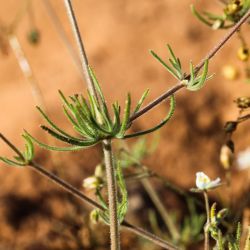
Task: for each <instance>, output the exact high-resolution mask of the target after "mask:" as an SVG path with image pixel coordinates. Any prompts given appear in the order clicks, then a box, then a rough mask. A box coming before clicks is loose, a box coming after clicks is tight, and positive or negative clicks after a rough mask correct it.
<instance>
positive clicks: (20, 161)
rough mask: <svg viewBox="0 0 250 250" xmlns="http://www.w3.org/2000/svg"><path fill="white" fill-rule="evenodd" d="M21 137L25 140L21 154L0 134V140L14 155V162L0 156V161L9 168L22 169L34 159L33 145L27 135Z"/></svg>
mask: <svg viewBox="0 0 250 250" xmlns="http://www.w3.org/2000/svg"><path fill="white" fill-rule="evenodd" d="M22 136H23V138H24V140H25V144H24V151H23V152H21V151H20V150H19V149H17V148H16V146H14V145H13V144H12V143H10V142H9V141H8V140H7V139H6V138H5V137H4V136H3V135H2V134H0V138H1V139H2V140H3V141H4V142H5V143H6V144H7V145H8V146H9V147H10V148H11V149H12V150H13V151H14V152H15V153H16V155H15V156H13V158H14V160H13V159H9V158H7V157H3V156H0V160H1V161H3V162H4V163H6V164H7V165H9V166H14V167H24V166H27V165H29V164H30V162H31V161H32V160H33V158H34V145H33V142H32V140H31V139H30V138H29V137H28V136H27V135H22Z"/></svg>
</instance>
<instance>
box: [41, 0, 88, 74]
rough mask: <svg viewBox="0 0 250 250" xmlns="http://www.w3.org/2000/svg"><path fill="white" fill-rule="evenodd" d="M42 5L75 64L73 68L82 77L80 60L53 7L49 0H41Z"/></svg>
mask: <svg viewBox="0 0 250 250" xmlns="http://www.w3.org/2000/svg"><path fill="white" fill-rule="evenodd" d="M43 4H44V6H45V8H46V10H47V12H48V14H49V16H50V18H51V20H52V22H53V24H54V26H55V29H56V31H57V32H58V34H59V36H60V38H61V39H62V41H63V43H64V44H65V47H66V48H67V50H68V52H69V54H70V55H71V57H72V59H73V62H74V63H75V66H76V67H77V69H78V70H79V72H80V74H81V76H82V77H84V76H83V72H82V67H81V62H80V59H79V57H78V55H77V53H76V51H75V50H74V48H73V47H72V45H71V43H70V41H69V39H68V37H67V34H66V31H65V29H64V28H63V25H62V23H61V21H60V19H59V17H58V16H57V14H56V11H55V9H54V7H53V6H52V4H51V1H50V0H43Z"/></svg>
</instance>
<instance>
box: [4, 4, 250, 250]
mask: <svg viewBox="0 0 250 250" xmlns="http://www.w3.org/2000/svg"><path fill="white" fill-rule="evenodd" d="M44 2H46V1H43V0H40V1H38V0H33V1H32V10H33V17H34V20H35V22H34V23H33V25H35V27H37V29H38V30H39V32H40V35H41V39H40V42H39V43H38V44H36V45H32V44H30V43H29V42H28V40H27V34H28V32H29V31H30V28H31V27H32V25H31V23H30V21H29V17H28V14H26V15H24V17H23V18H22V20H21V21H20V23H19V24H18V27H17V30H16V32H15V34H16V36H17V37H18V39H19V41H20V44H21V46H22V47H23V50H24V52H25V55H26V57H27V58H28V60H29V62H30V65H31V66H32V69H33V72H34V75H35V77H36V79H37V81H38V84H39V86H40V88H41V90H42V93H43V95H44V99H45V103H46V107H47V109H48V110H49V114H50V117H51V118H52V120H54V121H55V122H56V124H61V126H62V127H63V128H65V129H67V130H68V131H70V128H69V123H68V122H67V121H66V118H65V117H64V115H63V112H62V109H61V102H60V99H59V95H58V89H60V90H62V91H63V92H64V93H65V94H66V95H72V94H75V93H86V87H85V85H84V82H83V79H82V76H81V73H80V71H79V69H78V68H77V66H76V65H75V64H74V61H73V59H72V57H71V56H70V54H69V52H68V50H67V48H66V47H65V44H64V43H63V41H62V40H61V38H60V36H59V34H58V32H57V30H56V28H55V26H54V24H53V22H52V19H51V17H50V16H49V14H48V12H47V9H46V7H45V5H44ZM24 3H25V1H17V0H9V1H4V0H0V22H1V23H0V25H1V26H2V27H7V26H8V25H9V24H10V23H11V22H12V21H13V19H14V17H15V16H16V14H17V13H18V11H19V10H20V8H22V7H23V5H24ZM51 3H52V5H53V7H54V9H55V11H56V14H57V15H58V17H59V19H60V21H61V23H62V25H63V27H64V29H65V31H66V33H67V36H68V38H69V40H70V42H71V44H72V45H73V47H74V48H75V46H74V44H75V43H74V40H73V36H72V33H71V29H70V26H69V22H68V20H67V16H66V12H65V8H64V4H63V1H61V0H53V1H51ZM192 3H194V4H196V6H197V8H200V9H206V10H211V11H220V5H219V4H217V1H205V0H204V1H197V2H195V1H194V0H193V1H190V0H186V1H184V0H182V1H176V0H154V1H150V0H137V1H133V0H126V1H124V0H111V1H93V0H81V1H80V0H74V1H73V4H74V8H75V10H76V14H77V18H78V20H79V25H80V29H81V33H82V35H83V38H84V42H85V46H86V51H87V54H88V56H89V61H90V64H91V66H92V67H93V68H94V69H95V72H96V74H97V76H98V79H99V80H100V82H101V85H102V88H103V91H104V94H105V95H106V97H107V100H108V101H109V103H111V102H114V101H115V100H118V101H119V102H120V103H124V101H125V98H126V93H127V92H128V91H129V92H130V93H131V95H132V100H138V98H140V96H141V94H142V92H143V91H144V90H145V89H147V88H149V89H150V95H149V97H148V99H147V101H146V102H149V101H150V100H153V99H154V98H155V97H157V96H159V95H160V94H161V93H163V92H164V91H165V90H167V89H168V88H170V87H171V86H172V85H173V84H174V83H175V80H174V79H173V78H172V77H171V76H170V75H169V74H168V73H167V72H166V71H165V70H164V68H163V67H162V66H161V65H160V64H159V63H158V62H157V61H156V60H155V59H154V58H152V56H151V55H150V54H149V49H153V50H154V51H155V52H156V53H158V54H159V55H160V56H162V57H164V58H166V57H167V56H168V51H167V49H166V46H165V45H166V44H167V43H169V44H170V45H171V46H172V48H173V50H174V51H175V52H176V54H177V55H178V56H179V57H180V58H181V61H182V62H183V64H184V68H185V69H188V64H189V61H190V60H192V61H193V62H194V64H196V63H198V62H199V60H200V59H201V58H202V57H203V56H204V55H205V54H206V53H207V52H208V51H209V50H210V49H211V48H212V47H213V46H214V45H215V44H216V43H217V41H218V40H219V39H220V38H221V37H222V36H223V35H224V34H225V31H211V30H210V29H209V28H208V27H206V26H204V25H203V24H201V23H200V22H199V21H198V20H197V19H195V18H194V17H193V16H192V14H191V11H190V4H192ZM244 30H247V28H246V27H244ZM248 35H249V33H248ZM1 39H2V41H3V42H5V45H6V46H5V50H4V53H1V54H0V107H1V122H0V131H1V133H3V134H4V135H5V136H6V137H8V138H9V139H10V140H11V141H13V142H14V143H16V145H18V146H19V147H22V146H23V144H22V143H23V141H22V138H21V133H22V132H23V129H24V128H25V129H26V130H28V131H29V132H31V134H33V135H35V136H36V137H38V138H40V139H43V140H46V138H45V136H44V132H43V131H41V129H40V128H39V124H41V122H42V121H41V117H40V115H39V113H38V112H37V110H36V109H35V105H36V103H35V100H34V99H33V97H32V94H31V86H30V84H29V82H28V81H27V80H26V79H25V78H24V76H23V74H22V72H21V70H20V68H19V66H18V62H17V60H16V58H15V55H14V54H13V51H12V50H11V48H10V47H9V45H8V42H7V41H6V40H4V38H1ZM239 46H240V43H239V41H238V40H237V39H236V37H234V38H233V39H231V41H230V42H229V43H228V44H227V45H226V46H225V47H224V49H223V50H221V51H220V52H219V53H218V55H217V56H216V57H215V58H214V59H213V60H212V61H211V63H210V72H211V73H212V72H214V73H215V76H214V77H213V79H212V80H210V81H209V82H208V83H207V85H206V86H205V88H203V89H202V90H201V91H199V92H198V93H197V92H195V93H191V92H188V91H185V90H182V91H180V92H179V93H178V94H177V95H176V99H177V108H176V112H175V115H174V118H173V119H172V120H171V122H169V124H168V125H167V126H166V127H164V128H163V129H162V130H161V132H160V142H159V148H158V150H157V151H156V152H155V153H154V154H153V155H152V156H151V157H149V158H148V159H147V161H146V163H147V165H148V166H150V168H151V169H152V170H154V171H155V172H157V173H158V174H159V175H161V176H164V177H165V178H166V179H167V180H169V181H171V182H172V183H174V184H176V185H178V186H180V187H182V188H184V189H186V190H188V189H189V188H191V187H193V186H194V185H195V173H196V172H197V171H204V172H205V173H207V174H208V175H209V176H211V177H213V178H214V177H217V176H220V177H222V178H223V177H224V172H223V169H222V168H221V167H220V164H219V152H220V147H221V145H222V144H223V143H224V141H225V136H224V133H223V126H224V123H225V122H226V121H227V120H232V119H235V118H236V117H237V112H238V111H237V108H236V106H235V104H234V103H233V100H234V99H236V98H237V97H239V96H247V95H248V96H249V94H250V91H249V87H250V85H249V84H247V83H246V82H245V79H244V74H243V70H242V67H241V66H242V64H241V62H238V60H237V58H236V51H237V48H238V47H239ZM225 64H232V65H235V67H237V68H239V70H240V71H241V77H240V78H239V79H238V80H236V81H229V80H225V79H224V78H223V77H222V75H221V69H222V67H223V66H224V65H225ZM134 103H135V102H134ZM167 109H168V107H167V104H166V103H165V104H162V105H160V106H159V107H157V108H155V109H154V110H153V111H151V112H150V113H148V114H147V115H145V116H143V117H141V118H140V119H138V120H137V121H136V122H135V124H134V126H133V127H132V130H134V131H138V130H141V129H145V128H149V127H151V126H153V125H154V124H156V123H157V122H158V121H160V119H161V118H162V117H163V116H164V115H165V113H166V111H167ZM234 139H235V143H236V153H237V152H239V151H240V150H243V149H245V148H246V147H247V146H249V141H250V133H249V124H247V123H246V124H243V125H242V126H240V129H239V130H238V131H237V133H236V134H235V136H234ZM150 140H151V137H149V140H148V143H149V144H150ZM131 142H132V141H131ZM52 143H54V141H52ZM128 143H130V141H129V142H128ZM0 155H7V156H10V155H12V153H11V152H10V151H9V149H8V148H7V147H6V146H5V145H3V143H1V146H0ZM36 159H37V161H38V162H39V163H41V165H43V166H44V167H46V168H47V169H50V170H52V171H54V172H55V173H56V174H58V175H59V176H61V177H62V178H64V179H66V180H67V181H69V182H70V183H72V184H73V185H75V186H76V187H78V188H80V189H82V187H81V185H82V180H83V179H84V178H85V177H87V176H89V175H91V174H93V171H94V167H95V166H96V164H98V163H99V162H100V161H101V160H102V156H101V148H100V147H95V148H93V149H87V150H84V151H81V152H75V153H54V152H53V153H50V154H49V155H48V154H47V152H45V151H44V150H41V149H39V148H38V147H36ZM0 165H1V169H0V186H1V188H0V250H2V249H3V250H12V249H18V250H19V249H20V250H24V249H25V250H40V249H41V250H43V249H46V250H47V249H51V250H52V249H53V250H56V249H108V246H109V235H108V230H107V227H105V226H100V225H97V226H93V225H90V223H89V219H88V214H89V211H90V208H89V207H88V206H87V205H84V204H82V203H80V202H79V201H77V200H76V199H74V198H72V197H71V196H70V195H68V194H67V193H65V192H64V191H62V190H61V189H59V188H57V187H56V186H55V185H54V184H52V183H50V182H49V181H47V180H45V179H43V178H42V177H40V176H39V175H37V173H35V172H33V171H32V170H31V169H29V168H26V169H20V168H19V169H17V168H8V167H7V166H6V165H4V164H2V163H0ZM247 176H248V175H247V172H246V171H245V172H243V171H241V172H240V171H238V170H237V169H235V170H234V171H233V176H232V183H233V184H232V187H233V188H232V189H231V190H230V191H228V190H227V189H226V188H222V189H221V191H220V192H219V194H217V195H216V194H212V196H213V197H214V199H215V200H216V199H219V198H218V197H219V196H222V198H220V200H222V201H223V202H224V203H225V204H226V202H227V201H228V200H230V199H231V200H233V202H234V203H236V204H237V202H239V201H241V202H243V200H242V199H243V198H244V199H245V198H246V197H243V198H242V194H243V190H245V188H246V183H247V181H248V179H247V178H248V177H247ZM155 184H156V188H157V190H158V191H159V193H160V194H161V196H162V201H163V203H164V204H165V205H166V207H168V208H169V209H170V210H171V211H173V212H176V213H178V210H180V209H181V208H180V207H179V206H180V201H177V199H176V198H173V197H172V195H171V194H170V193H169V191H168V190H166V189H164V188H163V187H162V186H161V185H159V183H155ZM129 185H130V186H129V188H130V189H131V191H130V196H131V197H132V200H133V201H135V203H136V204H135V205H133V204H132V205H131V207H132V211H131V212H130V213H129V215H128V217H129V218H131V219H134V222H135V223H136V224H138V225H142V226H144V227H147V228H148V230H151V228H150V227H149V226H148V223H146V219H145V221H144V219H143V217H141V216H139V217H138V216H137V217H136V216H133V215H132V214H133V213H134V214H135V215H136V214H140V213H141V214H143V209H144V208H145V207H147V206H150V204H149V203H148V202H149V201H148V199H145V200H143V199H141V200H140V199H139V202H138V201H136V200H138V197H137V196H139V193H138V190H139V191H140V190H141V189H140V187H136V188H133V187H132V184H129ZM136 190H137V191H136ZM226 192H230V195H225V193H226ZM87 194H88V195H90V196H93V194H92V193H91V192H87ZM93 197H94V196H93ZM171 197H172V198H171ZM132 200H131V202H132ZM137 203H138V204H137ZM178 204H179V205H178ZM133 207H135V209H134V210H133ZM144 214H145V213H144ZM145 218H146V217H145ZM102 228H103V229H102ZM122 244H123V249H159V248H156V247H155V248H154V247H153V246H152V245H147V243H146V242H144V241H142V240H141V239H138V238H137V237H136V236H134V235H132V234H130V233H124V232H122ZM191 249H194V248H191Z"/></svg>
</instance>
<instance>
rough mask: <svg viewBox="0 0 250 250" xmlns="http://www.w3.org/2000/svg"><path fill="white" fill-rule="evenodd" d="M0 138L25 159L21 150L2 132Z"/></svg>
mask: <svg viewBox="0 0 250 250" xmlns="http://www.w3.org/2000/svg"><path fill="white" fill-rule="evenodd" d="M0 138H1V139H2V140H3V141H4V142H5V143H6V144H7V145H8V146H9V147H10V148H11V149H12V150H13V151H14V152H15V153H16V154H17V155H18V156H19V157H20V158H21V159H22V160H25V159H24V157H23V155H22V153H21V152H20V150H19V149H18V148H17V147H16V146H15V145H14V144H12V143H11V142H10V141H9V140H8V139H7V138H6V137H5V136H4V135H3V134H2V133H0Z"/></svg>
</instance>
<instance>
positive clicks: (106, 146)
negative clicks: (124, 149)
mask: <svg viewBox="0 0 250 250" xmlns="http://www.w3.org/2000/svg"><path fill="white" fill-rule="evenodd" d="M64 3H65V7H66V9H67V13H68V17H69V19H70V22H71V28H72V30H73V33H74V36H75V40H76V43H77V45H78V49H79V54H80V60H81V63H82V69H83V73H84V76H85V79H86V83H87V86H88V89H89V91H90V93H92V94H93V95H94V96H95V97H96V99H97V100H98V95H97V93H96V89H95V86H94V83H93V80H92V78H91V76H90V73H89V69H88V67H89V64H88V58H87V55H86V52H85V49H84V45H83V41H82V37H81V34H80V31H79V28H78V24H77V20H76V16H75V13H74V10H73V7H72V4H71V0H64ZM99 121H100V123H101V122H102V121H101V118H100V117H99ZM102 146H103V152H104V161H105V168H106V175H107V185H108V200H109V217H110V240H111V250H119V249H120V234H119V220H118V211H117V204H118V202H117V183H116V172H115V167H114V161H113V153H112V147H111V140H103V142H102Z"/></svg>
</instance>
